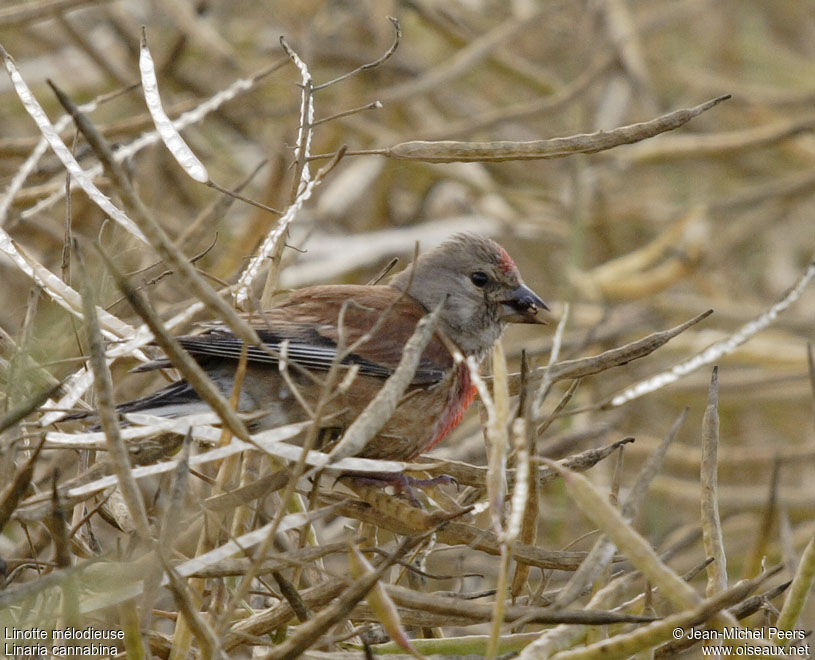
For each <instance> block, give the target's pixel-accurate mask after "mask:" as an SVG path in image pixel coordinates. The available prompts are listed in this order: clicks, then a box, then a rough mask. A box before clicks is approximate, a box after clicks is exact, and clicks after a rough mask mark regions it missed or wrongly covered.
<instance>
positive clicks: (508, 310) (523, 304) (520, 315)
mask: <svg viewBox="0 0 815 660" xmlns="http://www.w3.org/2000/svg"><path fill="white" fill-rule="evenodd" d="M539 309H544V310H546V311H547V312H548V311H549V307H548V305H547V304H546V303H545V302H543V300H541V299H540V298H539V297H538V295H537V294H536V293H535V292H534V291H532V289H530V288H529V287H528V286H526V285H525V284H521V285H520V286H518V287H517V288H515V289H513V290H512V291H511V292H510V294H509V298H507V299H506V300H502V301H501V320H502V321H506V322H507V323H540V324H543V325H545V324H546V321H545V320H544V319H539V318H538V310H539Z"/></svg>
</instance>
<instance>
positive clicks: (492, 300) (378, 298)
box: [117, 233, 549, 460]
mask: <svg viewBox="0 0 815 660" xmlns="http://www.w3.org/2000/svg"><path fill="white" fill-rule="evenodd" d="M439 304H441V310H440V314H439V317H438V321H437V326H436V329H435V334H434V335H433V336H432V337H431V339H430V342H429V343H428V345H427V347H426V348H425V349H424V352H423V354H422V356H421V358H420V361H419V365H418V367H417V369H416V371H415V373H414V374H413V378H412V380H411V381H410V384H409V385H408V388H407V391H406V392H405V393H404V395H403V397H402V399H401V401H400V403H399V405H398V406H397V408H396V411H395V412H394V414H393V415H392V416H391V418H390V419H389V420H388V421H387V422H386V423H385V425H384V426H383V427H382V429H381V430H380V431H379V433H378V434H377V435H376V436H375V437H374V438H373V439H371V440H370V441H369V442H368V443H367V444H366V446H365V447H364V448H363V449H362V450H361V451H359V453H357V454H356V455H357V456H362V457H366V458H376V459H390V460H411V459H413V458H415V457H416V456H418V455H420V454H423V453H425V452H427V451H429V450H430V449H432V448H433V447H435V446H436V445H438V443H439V442H441V441H442V440H443V439H444V438H445V436H447V435H448V433H449V432H450V431H451V430H452V429H453V428H455V426H456V425H457V424H458V423H459V421H460V420H461V418H462V416H463V415H464V413H465V411H466V410H467V408H468V407H469V406H470V404H471V403H472V401H473V400H474V398H475V395H476V388H475V386H474V384H473V382H472V379H471V376H470V372H469V369H468V367H467V365H466V364H464V363H463V362H461V361H459V362H456V360H455V358H454V352H455V351H456V350H457V351H459V352H460V353H461V354H462V355H463V356H464V357H470V356H471V357H473V358H474V359H475V360H476V361H477V362H480V361H481V360H482V359H483V358H484V357H485V356H486V355H487V354H488V353H489V351H490V349H491V348H492V346H493V344H494V342H495V341H496V340H497V339H498V338H499V337H500V336H501V334H502V332H503V330H504V328H505V326H506V325H507V324H509V323H546V321H545V319H541V318H540V317H539V316H538V312H539V311H541V310H547V311H548V310H549V307H548V306H547V305H546V303H544V302H543V300H542V299H541V298H540V297H539V296H538V295H537V294H536V293H534V292H533V291H532V290H531V289H530V288H529V287H528V286H527V285H526V284H524V282H523V279H522V278H521V274H520V272H519V270H518V267H517V266H516V264H515V262H514V261H513V260H512V258H511V257H510V256H509V254H508V253H507V251H506V250H505V249H504V248H503V247H502V246H501V245H500V244H498V243H497V242H495V241H493V240H492V239H490V238H487V237H485V236H482V235H478V234H471V233H463V234H456V235H454V236H452V237H451V238H449V239H448V240H446V241H445V242H443V243H441V244H440V245H438V246H437V247H435V248H434V249H432V250H429V251H427V252H424V253H422V254H420V255H419V256H418V257H417V258H416V260H415V262H413V263H411V264H409V265H408V266H407V267H406V268H405V269H404V270H403V271H401V272H400V273H397V274H396V275H395V276H393V277H392V278H391V280H390V281H389V282H388V283H387V284H376V285H353V284H328V285H317V286H311V287H306V288H303V289H299V290H296V291H294V292H293V293H291V295H290V296H289V297H288V299H286V300H285V301H283V302H281V303H278V304H276V305H274V306H272V307H270V308H269V309H266V310H263V311H262V312H255V313H251V314H248V315H247V320H248V322H249V323H250V324H251V325H252V326H253V327H254V329H255V330H256V332H257V333H258V335H259V337H260V339H261V340H262V342H263V344H264V347H263V348H261V347H258V346H248V347H247V349H246V355H247V357H246V371H245V375H244V377H243V381H242V383H241V385H240V393H239V397H238V409H239V410H240V411H242V412H250V413H253V415H252V418H253V422H252V426H251V429H252V430H253V431H258V430H264V429H268V428H274V427H276V426H280V425H282V424H288V423H294V422H299V421H306V420H308V419H310V416H311V415H312V414H313V411H314V408H315V406H316V405H317V402H318V401H319V400H320V397H323V406H322V408H321V412H322V414H321V416H320V420H321V429H320V431H321V434H320V437H321V438H323V439H326V438H328V439H330V438H333V439H336V438H338V437H339V436H340V435H341V433H342V431H343V430H344V429H346V428H348V426H349V425H350V424H351V423H352V422H353V420H354V419H355V418H356V417H357V416H358V415H359V414H360V412H361V411H362V410H363V409H364V408H365V407H366V406H367V405H368V403H369V402H370V401H371V400H372V399H373V397H374V396H376V394H377V392H378V391H379V390H380V388H381V387H382V385H383V383H384V382H385V380H386V379H387V378H388V377H389V376H390V375H391V374H392V373H393V371H394V370H395V368H396V367H397V365H398V363H399V360H400V358H401V357H402V350H403V347H404V345H405V343H406V342H407V341H408V339H409V338H410V337H411V335H412V334H413V332H414V330H415V328H416V325H417V323H418V322H419V320H420V319H421V318H422V317H424V316H425V315H427V314H428V313H429V312H431V311H433V310H434V309H435V308H436V307H437V306H438V305H439ZM366 335H367V336H366ZM178 340H179V342H180V344H181V346H183V348H184V349H186V351H187V352H189V353H190V355H192V357H193V358H194V359H195V360H196V361H197V362H198V363H199V364H200V365H201V367H202V368H203V369H204V370H205V371H206V373H207V374H208V376H209V377H210V378H211V379H212V381H213V382H214V383H215V384H216V385H217V387H218V388H219V390H220V391H221V393H222V394H224V396H227V397H228V396H230V395H231V394H232V391H233V386H234V384H235V374H236V369H237V366H238V363H239V361H240V358H241V352H242V350H243V346H244V342H243V340H242V339H240V338H239V337H237V336H235V335H234V334H233V333H232V332H231V331H230V330H229V329H228V328H227V327H226V326H225V325H224V324H222V323H210V324H206V325H205V328H204V330H203V331H202V332H200V333H199V334H192V335H186V336H181V337H178ZM282 350H285V353H286V355H287V362H288V364H287V369H286V371H287V373H286V374H285V376H286V377H284V374H282V373H281V370H280V364H279V363H280V352H281V351H282ZM332 365H339V366H340V367H341V368H342V369H343V370H345V373H346V374H347V372H348V370H349V369H352V368H353V369H354V371H355V373H354V374H351V375H353V380H351V382H350V384H348V383H344V384H343V385H344V386H342V387H340V386H338V384H337V383H335V384H334V385H333V386H332V387H331V388H330V391H328V390H327V387H326V384H325V379H326V377H327V375H328V373H329V371H330V370H331V369H332ZM169 366H171V365H170V363H169V361H168V360H166V359H159V360H154V361H152V362H150V363H147V364H145V365H142V366H141V367H139V368H138V369H137V370H138V371H148V370H153V369H159V368H166V367H169ZM349 378H350V376H349ZM339 380H342V376H340V379H339ZM293 390H296V391H293ZM117 410H118V411H119V412H120V413H129V412H144V413H149V414H153V415H158V416H163V417H177V416H181V415H185V414H192V413H196V412H202V411H206V410H209V408H208V406H207V404H206V403H204V401H202V400H201V399H200V398H199V396H198V395H197V394H196V392H195V390H194V389H193V388H192V386H191V385H190V384H189V383H187V382H186V381H184V380H179V381H176V382H174V383H172V384H170V385H168V386H167V387H165V388H163V389H161V390H159V391H157V392H155V393H154V394H150V395H148V396H145V397H143V398H140V399H136V400H134V401H129V402H126V403H123V404H121V405H119V406H117Z"/></svg>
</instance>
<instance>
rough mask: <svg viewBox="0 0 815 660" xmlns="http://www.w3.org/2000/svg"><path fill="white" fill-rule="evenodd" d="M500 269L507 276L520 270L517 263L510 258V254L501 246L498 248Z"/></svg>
mask: <svg viewBox="0 0 815 660" xmlns="http://www.w3.org/2000/svg"><path fill="white" fill-rule="evenodd" d="M498 268H500V269H501V270H502V271H504V272H505V273H506V274H507V275H509V274H510V273H511V272H513V271H515V270H517V269H518V267H517V266H516V265H515V262H514V261H513V260H512V257H510V256H509V252H507V251H506V250H505V249H504V248H502V247H501V246H500V245H499V246H498Z"/></svg>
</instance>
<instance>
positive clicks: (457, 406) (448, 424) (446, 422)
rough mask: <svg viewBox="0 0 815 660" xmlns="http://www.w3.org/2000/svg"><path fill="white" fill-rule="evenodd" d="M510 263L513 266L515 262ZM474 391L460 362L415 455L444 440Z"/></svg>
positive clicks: (473, 386)
mask: <svg viewBox="0 0 815 660" xmlns="http://www.w3.org/2000/svg"><path fill="white" fill-rule="evenodd" d="M507 258H508V259H509V255H507ZM509 261H510V263H512V259H509ZM512 265H513V266H514V265H515V264H512ZM476 393H477V390H476V387H475V385H473V381H472V379H471V378H470V370H469V369H468V368H467V365H466V364H464V363H463V362H462V363H461V364H459V365H458V369H457V370H456V382H455V383H454V385H453V387H452V388H451V390H450V394H449V395H448V398H447V407H446V408H445V409H444V411H443V412H442V414H441V417H439V419H438V421H437V422H436V425H435V427H434V429H433V434H432V435H431V437H430V441H429V442H428V443H427V444H426V445H425V446H424V447H422V449H421V450H420V451H419V452H417V453H416V454H415V456H418V455H419V454H423V453H424V452H426V451H430V450H431V449H433V447H435V446H436V445H437V444H439V443H440V442H441V441H442V440H444V436H446V435H447V434H448V433H450V431H452V430H453V429H454V428H456V426H458V423H459V422H460V421H461V418H462V417H463V416H464V413H465V412H467V408H469V407H470V404H471V403H472V402H473V400H474V399H475V395H476Z"/></svg>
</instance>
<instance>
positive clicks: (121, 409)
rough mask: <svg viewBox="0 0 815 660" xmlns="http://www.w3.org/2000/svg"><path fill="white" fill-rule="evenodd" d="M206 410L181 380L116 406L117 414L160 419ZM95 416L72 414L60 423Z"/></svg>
mask: <svg viewBox="0 0 815 660" xmlns="http://www.w3.org/2000/svg"><path fill="white" fill-rule="evenodd" d="M207 410H209V407H208V406H207V405H206V404H205V403H204V402H203V401H201V398H200V397H199V396H198V395H197V394H196V393H195V390H194V389H193V388H192V387H191V386H190V384H189V383H187V382H186V381H183V380H179V381H176V382H175V383H172V384H170V385H168V386H167V387H165V388H163V389H161V390H159V391H158V392H154V393H153V394H148V395H147V396H145V397H142V398H141V399H134V400H133V401H127V402H125V403H122V404H120V405H118V406H116V412H118V413H122V414H124V413H131V412H143V413H149V414H152V415H158V416H160V417H179V416H181V415H189V414H192V413H197V412H205V411H207ZM95 416H96V412H95V411H88V412H81V413H74V414H72V415H68V416H67V417H63V418H62V421H69V420H75V419H85V418H88V417H95Z"/></svg>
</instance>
